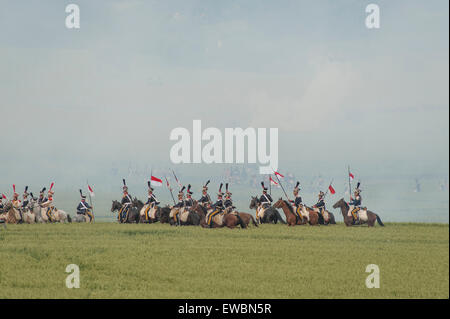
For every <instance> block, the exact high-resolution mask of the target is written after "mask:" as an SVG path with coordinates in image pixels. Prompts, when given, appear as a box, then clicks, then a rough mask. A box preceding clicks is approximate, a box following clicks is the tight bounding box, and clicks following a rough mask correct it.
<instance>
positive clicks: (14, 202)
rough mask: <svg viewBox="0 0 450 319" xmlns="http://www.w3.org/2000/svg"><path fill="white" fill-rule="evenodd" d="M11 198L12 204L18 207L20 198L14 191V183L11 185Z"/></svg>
mask: <svg viewBox="0 0 450 319" xmlns="http://www.w3.org/2000/svg"><path fill="white" fill-rule="evenodd" d="M13 191H14V193H13V198H12V204H13V206H14V207H15V208H16V209H20V208H21V207H20V206H21V204H20V199H19V194H18V193H17V192H16V185H13Z"/></svg>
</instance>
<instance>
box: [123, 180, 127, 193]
mask: <svg viewBox="0 0 450 319" xmlns="http://www.w3.org/2000/svg"><path fill="white" fill-rule="evenodd" d="M122 182H123V187H122V189H123V191H124V192H128V186H127V183H126V182H125V178H123V179H122Z"/></svg>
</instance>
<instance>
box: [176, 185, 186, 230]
mask: <svg viewBox="0 0 450 319" xmlns="http://www.w3.org/2000/svg"><path fill="white" fill-rule="evenodd" d="M185 188H186V186H183V188H181V189H180V191H179V192H178V203H176V204H175V205H173V208H177V210H176V211H175V213H174V216H173V217H174V219H175V220H176V223H177V225H181V221H180V216H179V214H180V211H181V209H183V208H184V205H185V203H186V202H185V200H184V189H185Z"/></svg>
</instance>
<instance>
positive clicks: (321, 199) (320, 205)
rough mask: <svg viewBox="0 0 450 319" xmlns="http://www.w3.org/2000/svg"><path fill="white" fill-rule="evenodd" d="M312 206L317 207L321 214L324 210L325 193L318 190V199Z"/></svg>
mask: <svg viewBox="0 0 450 319" xmlns="http://www.w3.org/2000/svg"><path fill="white" fill-rule="evenodd" d="M313 207H314V208H318V209H319V213H320V214H321V215H322V216H323V212H324V211H325V193H324V192H322V191H320V192H319V200H318V201H317V204H316V205H314V206H313Z"/></svg>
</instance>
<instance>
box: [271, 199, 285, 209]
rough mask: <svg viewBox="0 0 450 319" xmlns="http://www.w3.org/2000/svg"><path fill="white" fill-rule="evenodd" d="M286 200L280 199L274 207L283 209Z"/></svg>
mask: <svg viewBox="0 0 450 319" xmlns="http://www.w3.org/2000/svg"><path fill="white" fill-rule="evenodd" d="M283 204H284V200H283V198H281V197H280V199H278V200H277V202H276V203H275V204H274V205H273V207H274V208H281V207H283Z"/></svg>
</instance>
